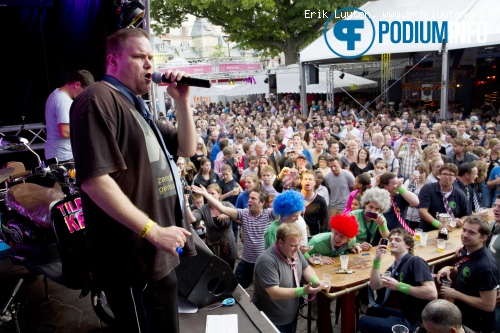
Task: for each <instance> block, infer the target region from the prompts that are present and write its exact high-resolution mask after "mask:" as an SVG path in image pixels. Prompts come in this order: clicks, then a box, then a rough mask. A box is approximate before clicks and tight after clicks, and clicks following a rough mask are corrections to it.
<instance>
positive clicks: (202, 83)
mask: <svg viewBox="0 0 500 333" xmlns="http://www.w3.org/2000/svg"><path fill="white" fill-rule="evenodd" d="M151 80H152V81H153V82H154V83H156V84H160V83H172V81H171V80H170V76H169V77H165V74H163V73H162V72H154V73H153V74H152V75H151ZM175 82H177V84H183V85H186V86H191V87H200V88H210V87H211V86H212V82H211V81H210V80H204V79H197V78H193V77H182V78H181V79H180V80H179V81H175Z"/></svg>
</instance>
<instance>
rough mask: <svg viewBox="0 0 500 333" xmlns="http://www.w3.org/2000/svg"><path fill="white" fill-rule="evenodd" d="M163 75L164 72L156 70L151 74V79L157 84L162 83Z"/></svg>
mask: <svg viewBox="0 0 500 333" xmlns="http://www.w3.org/2000/svg"><path fill="white" fill-rule="evenodd" d="M162 75H163V73H162V72H154V73H153V74H152V75H151V81H153V82H154V83H156V84H160V83H161V77H162Z"/></svg>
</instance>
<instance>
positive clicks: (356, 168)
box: [349, 148, 374, 177]
mask: <svg viewBox="0 0 500 333" xmlns="http://www.w3.org/2000/svg"><path fill="white" fill-rule="evenodd" d="M373 169H374V166H373V163H372V162H371V161H370V153H369V152H368V149H367V148H361V149H360V150H359V151H358V158H357V161H356V162H352V163H351V165H350V166H349V171H351V173H352V174H353V175H354V177H356V176H359V175H360V174H362V173H364V172H368V171H370V170H373Z"/></svg>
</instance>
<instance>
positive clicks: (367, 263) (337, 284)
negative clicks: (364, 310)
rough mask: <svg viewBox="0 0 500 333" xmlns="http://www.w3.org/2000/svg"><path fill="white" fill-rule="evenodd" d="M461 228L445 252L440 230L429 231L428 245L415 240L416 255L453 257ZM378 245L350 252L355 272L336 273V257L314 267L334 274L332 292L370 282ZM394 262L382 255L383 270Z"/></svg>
mask: <svg viewBox="0 0 500 333" xmlns="http://www.w3.org/2000/svg"><path fill="white" fill-rule="evenodd" d="M492 219H493V209H489V210H488V221H491V220H492ZM461 233H462V229H461V228H455V229H454V230H453V231H451V232H450V233H449V234H448V240H447V241H446V247H445V249H444V252H438V250H437V235H438V231H437V230H433V231H430V232H429V237H428V240H427V246H425V247H423V246H421V245H420V242H419V241H415V247H414V253H413V254H414V255H416V256H419V257H421V258H423V259H424V260H425V261H427V262H428V263H429V264H431V265H432V264H433V263H434V262H436V261H440V260H443V259H446V258H448V259H449V258H451V257H452V256H453V255H454V254H455V250H456V249H457V248H458V247H460V246H462V242H461V239H460V235H461ZM376 249H377V248H376V247H372V248H371V250H370V251H363V252H361V253H357V254H349V264H348V269H350V270H354V271H355V272H354V273H353V274H336V271H337V270H338V269H339V268H340V259H339V258H335V259H334V264H333V265H322V266H321V267H313V268H314V271H315V272H316V274H317V276H318V277H319V278H320V279H322V277H323V274H329V275H331V276H332V281H331V287H330V292H333V291H338V290H343V289H346V288H351V287H354V286H357V285H359V284H362V283H364V282H368V281H369V280H370V272H371V268H372V266H373V259H374V258H375V251H376ZM393 262H394V256H392V255H391V254H390V253H389V252H387V253H386V254H385V255H384V256H383V257H382V263H381V270H382V271H383V270H385V269H387V268H389V266H391V265H392V264H393Z"/></svg>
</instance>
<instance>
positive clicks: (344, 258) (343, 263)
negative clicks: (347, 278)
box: [340, 254, 349, 270]
mask: <svg viewBox="0 0 500 333" xmlns="http://www.w3.org/2000/svg"><path fill="white" fill-rule="evenodd" d="M348 263H349V256H348V255H347V254H343V255H341V256H340V268H341V269H345V270H347V265H348Z"/></svg>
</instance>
